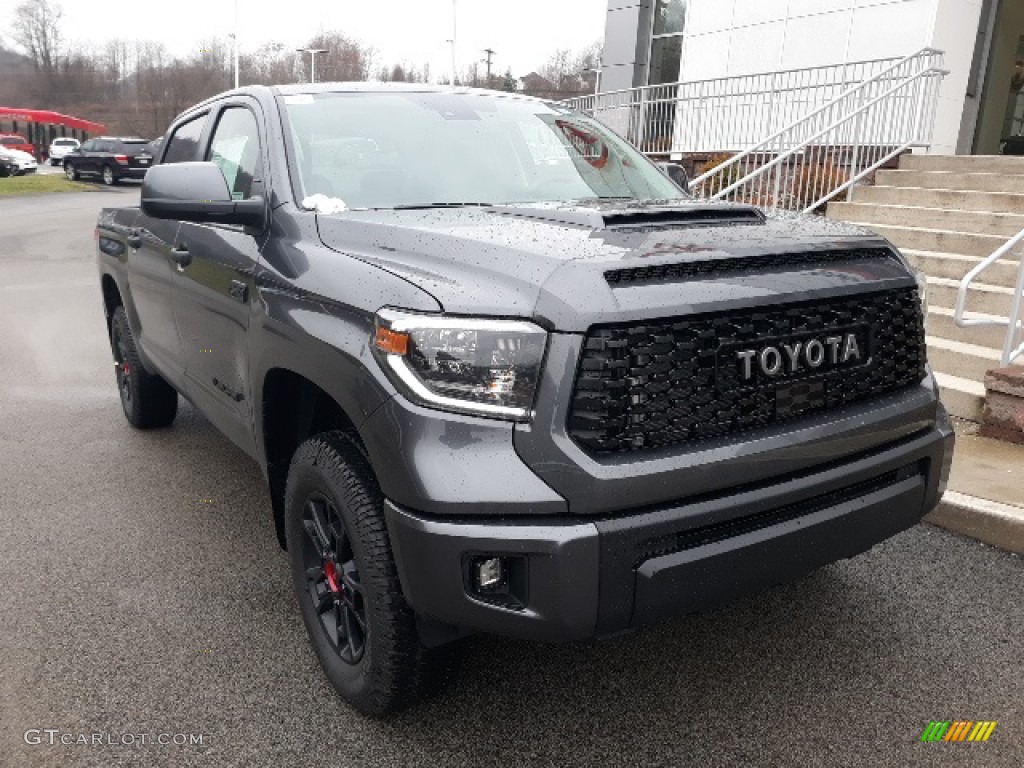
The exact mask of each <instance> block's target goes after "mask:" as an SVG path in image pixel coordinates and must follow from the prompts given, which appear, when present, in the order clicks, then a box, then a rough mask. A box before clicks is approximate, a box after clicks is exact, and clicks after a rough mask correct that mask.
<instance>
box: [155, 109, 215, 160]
mask: <svg viewBox="0 0 1024 768" xmlns="http://www.w3.org/2000/svg"><path fill="white" fill-rule="evenodd" d="M205 124H206V115H202V116H200V117H196V118H193V119H192V120H189V121H188V122H187V123H182V124H181V125H179V126H178V127H177V128H176V129H175V131H174V133H173V134H171V140H170V142H169V143H168V144H167V152H166V154H165V155H164V162H165V163H187V162H189V161H190V160H196V159H198V158H197V157H196V154H197V152H198V149H199V138H200V137H201V136H202V135H203V126H204V125H205Z"/></svg>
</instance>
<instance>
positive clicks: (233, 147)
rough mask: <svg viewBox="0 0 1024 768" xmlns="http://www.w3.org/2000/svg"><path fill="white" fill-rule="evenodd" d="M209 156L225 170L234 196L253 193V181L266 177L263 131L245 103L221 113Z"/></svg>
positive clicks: (246, 195)
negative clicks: (262, 140)
mask: <svg viewBox="0 0 1024 768" xmlns="http://www.w3.org/2000/svg"><path fill="white" fill-rule="evenodd" d="M209 160H210V161H211V162H212V163H214V164H215V165H216V166H217V167H218V168H220V172H221V173H223V174H224V179H225V181H227V183H228V189H230V190H231V197H232V198H233V199H235V200H248V199H249V198H250V197H252V195H253V182H254V181H257V182H258V181H262V178H263V174H262V173H260V169H261V163H262V160H261V159H260V133H259V128H258V127H257V125H256V117H255V115H253V113H252V112H250V111H249V110H248V109H246V108H245V107H230V108H228V109H225V110H224V111H223V112H222V113H221V116H220V119H219V120H218V121H217V128H216V130H215V131H214V132H213V139H212V140H211V141H210V157H209Z"/></svg>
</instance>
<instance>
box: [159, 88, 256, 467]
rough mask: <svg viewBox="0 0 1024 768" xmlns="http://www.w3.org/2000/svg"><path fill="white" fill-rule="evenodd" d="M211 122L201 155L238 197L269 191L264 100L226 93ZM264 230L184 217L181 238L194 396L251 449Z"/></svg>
mask: <svg viewBox="0 0 1024 768" xmlns="http://www.w3.org/2000/svg"><path fill="white" fill-rule="evenodd" d="M212 122H213V129H212V132H211V135H210V139H209V142H208V147H207V149H206V151H205V153H204V156H203V159H204V160H209V161H211V162H213V163H214V164H216V165H217V166H218V167H219V168H220V170H221V172H222V173H223V174H224V178H225V180H226V182H227V185H228V189H229V190H230V192H231V195H232V197H233V198H235V199H236V200H248V199H252V198H255V197H263V198H264V199H266V193H267V190H266V179H267V171H266V159H265V156H264V155H265V153H264V147H265V142H264V141H263V131H262V130H261V126H262V124H263V121H262V112H261V111H260V108H259V105H258V103H257V102H255V101H254V100H250V99H247V98H243V97H239V98H237V99H232V100H230V101H226V102H224V103H223V104H222V105H221V106H220V107H219V108H218V109H217V110H216V112H215V114H214V115H213V116H212ZM260 234H261V233H259V232H254V231H251V230H249V229H247V228H245V227H239V226H232V225H227V224H193V223H190V222H183V223H182V225H181V231H180V232H179V235H178V239H179V241H180V242H181V244H182V245H183V246H184V247H185V248H187V249H188V251H189V255H190V258H191V262H190V264H189V266H188V267H187V268H186V269H184V270H183V271H182V273H181V275H180V279H179V281H178V284H177V286H176V288H175V295H176V297H177V301H176V303H175V313H176V316H177V320H178V327H179V329H180V330H181V336H182V344H183V346H184V349H185V360H186V361H185V369H186V370H185V374H186V378H187V385H186V386H187V387H188V390H189V392H190V393H191V397H192V400H193V402H194V403H195V404H196V405H197V406H199V408H200V409H201V410H202V411H203V412H204V413H205V414H206V416H207V418H209V419H210V421H212V422H213V423H214V424H215V425H216V426H217V427H218V428H219V429H220V430H221V431H222V432H224V433H225V434H226V435H228V437H230V438H231V439H232V440H233V441H234V442H235V443H236V444H238V445H239V446H241V447H242V448H243V449H245V450H247V451H249V452H250V453H252V452H254V451H255V444H254V442H253V433H252V423H253V407H254V406H253V403H252V399H251V395H252V386H251V382H250V379H249V346H248V329H249V319H250V312H251V305H250V300H251V297H252V295H253V292H254V276H255V271H256V263H257V260H258V258H259V250H260V242H261V240H260V238H259V235H260Z"/></svg>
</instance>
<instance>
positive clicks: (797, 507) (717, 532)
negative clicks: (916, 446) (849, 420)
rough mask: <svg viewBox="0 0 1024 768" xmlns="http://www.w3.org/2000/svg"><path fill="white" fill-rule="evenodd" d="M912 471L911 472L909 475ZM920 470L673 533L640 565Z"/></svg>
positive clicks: (647, 551) (656, 542) (646, 548)
mask: <svg viewBox="0 0 1024 768" xmlns="http://www.w3.org/2000/svg"><path fill="white" fill-rule="evenodd" d="M908 470H909V471H908ZM920 473H921V470H920V468H919V467H917V466H914V465H911V466H909V467H906V468H904V469H903V470H902V471H901V470H893V471H892V472H887V473H885V474H884V475H880V476H879V477H875V478H872V479H870V480H865V481H864V482H860V483H856V484H855V485H850V486H847V487H845V488H839V489H838V490H834V491H829V492H828V493H822V494H818V495H817V496H815V497H813V498H811V499H806V500H804V501H801V502H798V503H796V504H789V505H787V506H784V507H777V508H775V509H769V510H766V511H765V512H758V513H755V514H753V515H748V516H746V517H741V518H738V519H736V520H727V521H725V522H723V523H716V524H714V525H708V526H705V527H703V528H696V529H692V530H687V531H680V532H678V533H672V534H669V535H667V536H659V537H658V538H656V539H650V540H649V541H645V542H644V543H643V544H642V545H641V547H640V554H639V557H638V558H637V561H638V562H643V561H644V560H649V559H650V558H652V557H660V556H662V555H668V554H671V553H673V552H683V551H685V550H687V549H696V548H698V547H704V546H707V545H709V544H714V543H716V542H719V541H726V540H727V539H731V538H734V537H736V536H741V535H743V534H745V533H753V532H755V531H760V530H763V529H765V528H770V527H772V526H773V525H779V524H781V523H785V522H789V521H790V520H796V519H797V518H800V517H806V516H807V515H811V514H814V513H815V512H820V511H821V510H823V509H828V508H829V507H834V506H837V505H839V504H842V503H845V502H847V501H851V500H853V499H857V498H860V497H862V496H867V495H868V494H870V493H874V492H875V491H880V490H882V489H883V488H888V487H889V486H891V485H895V484H896V483H897V482H899V481H900V480H901V479H905V478H907V477H912V476H913V475H914V474H920Z"/></svg>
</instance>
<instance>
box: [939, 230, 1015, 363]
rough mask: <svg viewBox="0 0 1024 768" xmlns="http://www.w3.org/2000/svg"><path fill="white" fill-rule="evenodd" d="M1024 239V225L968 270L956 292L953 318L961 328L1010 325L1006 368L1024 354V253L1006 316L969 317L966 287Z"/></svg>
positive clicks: (1005, 354)
mask: <svg viewBox="0 0 1024 768" xmlns="http://www.w3.org/2000/svg"><path fill="white" fill-rule="evenodd" d="M1022 243H1024V229H1022V230H1021V231H1020V232H1018V233H1017V234H1016V235H1014V236H1013V237H1011V238H1010V239H1009V240H1008V241H1007V242H1006V245H1004V246H1003V247H1002V248H1000V249H999V250H997V251H996V252H995V253H993V254H992V255H991V256H989V257H988V258H987V259H985V260H984V261H982V262H981V263H980V264H979V265H978V266H976V267H975V268H974V269H972V270H971V271H970V272H968V273H967V274H966V275H965V276H964V279H963V280H961V281H960V287H959V288H958V289H957V292H956V307H955V308H954V310H953V319H954V320H955V321H956V324H957V325H959V326H960V327H961V328H970V327H976V326H979V325H995V326H1000V327H1002V326H1004V325H1005V326H1007V328H1006V340H1005V342H1004V343H1003V354H1002V357H1001V358H1000V364H1001V365H1002V366H1003V367H1004V368H1005V367H1006V366H1008V365H1012V364H1013V362H1014V360H1016V359H1017V358H1018V357H1020V356H1021V355H1024V339H1022V340H1021V341H1020V342H1018V341H1017V334H1018V333H1020V334H1021V335H1022V336H1024V254H1021V256H1020V266H1019V267H1018V269H1017V286H1016V288H1015V289H1014V294H1013V301H1012V302H1011V306H1010V314H1009V316H1008V317H1006V318H1002V317H994V318H971V317H966V316H965V315H966V312H967V291H968V289H970V287H971V283H973V282H974V280H975V279H976V278H977V277H978V276H979V275H981V274H982V273H983V272H985V270H987V269H989V268H990V267H991V266H992V265H993V264H995V263H996V262H997V261H999V260H1000V259H1002V258H1004V257H1006V256H1009V255H1010V253H1011V252H1012V251H1013V250H1014V249H1015V248H1016V247H1017V246H1019V245H1021V244H1022Z"/></svg>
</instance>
